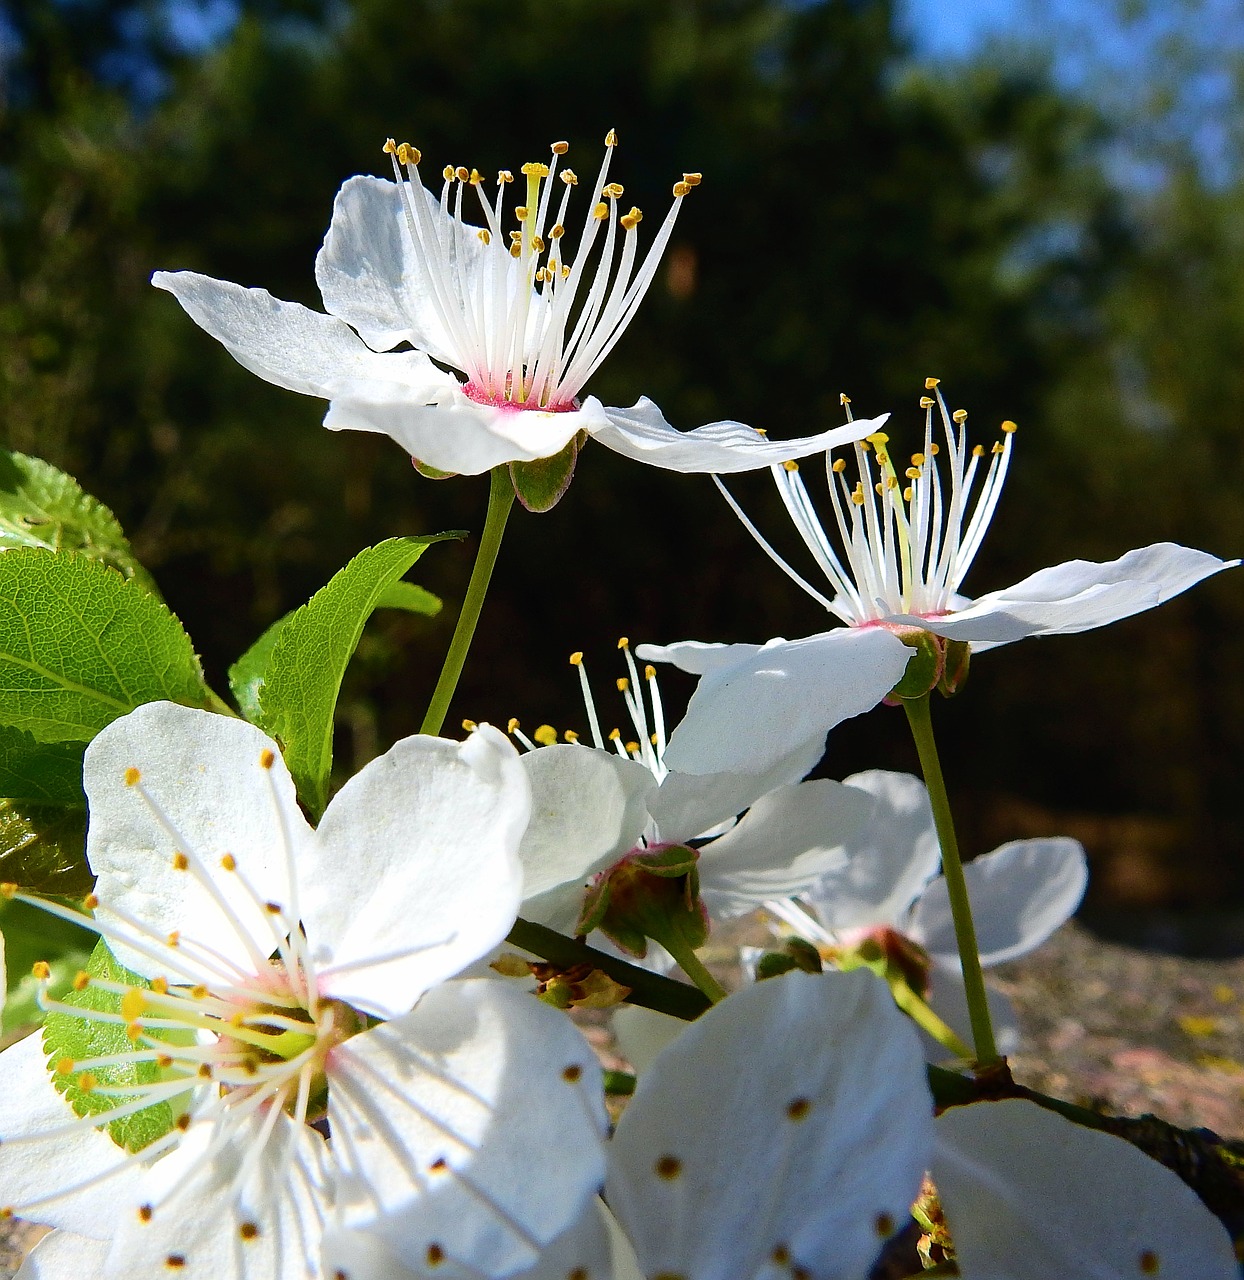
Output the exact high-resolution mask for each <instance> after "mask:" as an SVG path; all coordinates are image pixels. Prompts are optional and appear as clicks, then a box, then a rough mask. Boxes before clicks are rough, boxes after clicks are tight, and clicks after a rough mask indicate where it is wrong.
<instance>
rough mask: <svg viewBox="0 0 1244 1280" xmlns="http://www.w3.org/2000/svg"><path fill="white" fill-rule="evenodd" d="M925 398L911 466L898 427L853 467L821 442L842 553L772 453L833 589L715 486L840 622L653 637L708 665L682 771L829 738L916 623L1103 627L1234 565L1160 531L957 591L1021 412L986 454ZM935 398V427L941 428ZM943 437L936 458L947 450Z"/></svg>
mask: <svg viewBox="0 0 1244 1280" xmlns="http://www.w3.org/2000/svg"><path fill="white" fill-rule="evenodd" d="M927 386H928V389H929V390H932V391H935V394H936V398H934V397H931V396H925V397H923V399H922V401H921V404H922V406H923V407H924V409H925V428H924V440H923V443H922V445H921V448H920V450H919V451H918V452H917V453H915V454H913V455H912V456H911V460H910V463H909V464H908V465H907V466H905V467H904V466H900V464H898V463H896V462H895V460H894V458H893V455H892V454H891V452H890V448H889V437H888V436H886V435H885V434H884V433H881V432H873V433H872V434H871V435H869V436H868V438H867V439H866V440H864V441H862V442H860V443H857V444H856V445H855V446H854V447H855V455H856V457H855V460H856V464H857V467H858V473H859V474H858V479H856V480H854V481H852V480H849V479H848V478H847V475H846V462H845V460H843V459H841V458H840V459H837V460H832V459H831V457H830V455H829V454H826V475H827V478H828V483H829V491H830V500H831V505H832V506H833V510H834V526H835V528H836V529H837V532H838V539H839V544H840V547H841V552H839V551H838V550H836V549H835V545H834V541H833V539H832V538H831V537H830V535H829V534H828V533H827V532H826V531H825V528H824V526H823V525H822V523H821V521H820V519H819V517H818V516H817V514H816V511H815V508H814V506H813V503H812V499H811V497H810V495H809V494H808V491H807V489H806V487H805V485H804V482H803V478H802V476H801V474H800V472H799V469H798V467H797V466H796V465H795V464H794V463H793V462H791V463H787V464H786V465H785V466H775V467H774V468H773V469H772V471H773V476H774V480H775V481H776V483H777V487H778V492H779V493H780V494H781V496H782V500H783V502H784V503H785V505H786V509H787V511H788V512H789V513H790V515H791V518H792V520H793V521H794V523H795V527H796V529H797V530H798V531H799V534H800V536H801V537H802V538H803V541H804V543H805V544H806V545H807V547H808V549H809V551H810V552H811V553H812V556H813V558H814V559H815V561H816V563H817V566H818V567H819V568H820V570H821V571H822V573H824V575H825V577H826V579H827V581H828V584H829V588H830V594H829V595H825V594H824V593H822V592H821V591H819V590H817V589H816V588H815V587H814V586H812V585H811V584H810V583H808V582H807V581H806V580H805V579H804V578H802V577H801V576H800V575H799V574H798V573H796V572H795V571H794V570H793V569H792V568H790V566H789V565H788V564H787V563H786V562H785V561H784V560H783V559H782V558H781V557H780V556H779V555H778V553H777V552H776V551H774V550H773V548H772V547H771V546H770V545H769V544H768V542H766V541H765V539H764V538H763V537H762V536H761V534H760V533H759V531H758V530H757V529H756V528H755V526H754V525H753V524H752V523H751V521H750V520H748V519H747V517H746V516H745V515H744V514H743V512H742V510H741V508H740V507H739V506H738V504H737V503H736V502H735V501H734V500H733V498H731V497H730V495H729V494H728V493H726V491H725V489H724V486H721V485H720V482H718V484H719V487H721V488H722V492H723V493H725V495H726V498H727V501H729V502H730V505H731V506H732V507H733V509H734V510H735V512H736V513H737V514H738V515H739V517H740V519H742V520H743V522H744V524H745V525H746V526H747V528H748V529H749V530H750V532H751V533H752V534H753V536H754V537H755V538H756V540H757V541H758V542H759V543H760V545H761V546H762V547H763V548H764V549H765V551H766V552H767V553H768V555H769V556H770V557H771V558H772V559H773V560H774V561H775V562H776V563H777V564H778V565H779V566H780V567H781V568H782V569H783V570H784V571H785V572H786V573H787V574H789V575H790V576H791V577H792V578H793V579H794V580H795V581H796V582H797V583H798V584H799V585H800V586H801V587H802V588H803V589H804V590H805V591H807V592H808V593H809V594H810V595H811V596H812V597H813V599H815V600H816V601H817V602H818V603H819V604H821V605H822V606H823V607H824V608H825V609H826V610H828V611H829V612H830V613H833V614H834V615H835V616H836V617H838V618H839V619H840V620H841V621H842V622H843V623H845V624H846V625H845V627H842V628H838V629H835V630H832V631H826V632H822V633H821V634H819V635H814V636H808V637H807V638H805V639H802V640H794V641H787V640H784V639H781V638H779V639H776V640H771V641H769V643H768V644H765V645H705V644H700V643H697V642H694V641H688V642H683V643H680V644H673V645H668V646H657V645H645V646H643V647H642V648H641V649H640V655H641V656H642V657H644V658H647V659H650V660H652V661H658V662H661V661H663V662H672V663H674V664H675V665H676V666H679V667H681V668H682V669H683V670H685V671H690V672H693V673H695V674H697V675H700V676H702V677H703V679H701V681H700V684H699V687H698V688H697V689H696V692H695V695H694V696H693V698H692V700H691V703H690V705H689V706H688V708H687V715H686V718H685V719H684V720H683V723H682V724H681V726H680V727H679V729H678V731H677V732H676V733H675V734H674V735H673V737H672V738H671V740H670V744H669V751H668V753H667V759H668V761H669V763H670V765H671V766H672V767H673V768H677V769H680V770H683V771H685V772H687V773H714V772H717V771H719V770H723V769H747V768H752V769H764V768H766V767H767V766H768V764H769V762H770V761H772V760H773V759H774V758H776V757H778V756H782V755H786V754H788V753H789V752H790V751H792V750H794V749H797V748H798V747H799V746H800V745H806V744H808V743H810V742H811V743H816V744H823V743H824V740H825V734H826V733H827V732H828V731H829V730H830V729H832V728H833V727H834V725H836V724H838V723H839V722H840V721H842V720H845V719H847V718H849V717H850V716H854V715H859V714H860V713H861V712H863V711H867V710H868V709H869V708H871V707H873V706H875V705H876V704H877V703H878V702H880V701H881V699H882V698H884V697H885V695H886V694H887V693H888V692H889V691H890V690H891V689H892V688H893V687H894V685H895V684H897V682H898V680H899V678H900V677H901V676H902V674H903V672H904V670H905V669H906V666H907V661H908V659H909V658H910V657H911V649H909V648H908V647H907V646H906V645H904V644H903V643H902V641H901V640H900V639H899V634H900V633H902V632H903V631H904V630H906V629H910V628H918V629H921V630H924V631H928V632H932V633H933V634H934V635H937V636H942V637H944V638H946V639H947V640H958V641H963V642H966V643H968V644H970V646H971V648H972V649H973V650H984V649H992V648H995V647H997V646H998V645H1003V644H1010V643H1011V642H1012V641H1015V640H1022V639H1025V638H1027V637H1029V636H1044V635H1065V634H1069V633H1073V632H1078V631H1086V630H1089V629H1091V628H1094V627H1102V626H1106V625H1107V624H1108V623H1111V622H1117V621H1119V620H1120V619H1121V618H1127V617H1130V616H1131V615H1132V614H1135V613H1140V612H1142V611H1144V610H1146V609H1152V608H1154V607H1155V606H1157V605H1159V604H1162V603H1163V602H1164V601H1166V600H1169V599H1170V598H1171V597H1172V596H1176V595H1178V594H1179V593H1180V592H1181V591H1186V590H1187V589H1188V588H1189V587H1191V586H1193V585H1194V584H1195V583H1197V582H1200V581H1201V580H1202V579H1203V578H1207V577H1209V576H1210V575H1211V574H1214V573H1218V572H1220V571H1221V570H1223V569H1227V568H1231V567H1233V566H1235V565H1238V564H1239V563H1240V562H1239V561H1238V560H1229V561H1224V560H1219V559H1218V558H1217V557H1216V556H1212V555H1209V554H1207V553H1206V552H1204V551H1194V550H1192V549H1190V548H1188V547H1181V546H1177V545H1176V544H1174V543H1169V542H1163V543H1157V544H1155V545H1153V546H1149V547H1143V548H1141V549H1139V550H1135V551H1129V552H1128V553H1127V554H1126V555H1124V556H1121V557H1120V558H1119V559H1118V560H1111V561H1108V562H1106V563H1104V564H1098V563H1094V562H1091V561H1086V560H1070V561H1067V562H1066V563H1065V564H1060V565H1056V566H1054V567H1052V568H1049V569H1041V570H1039V571H1038V572H1037V573H1034V574H1032V575H1030V576H1029V577H1027V578H1025V579H1023V581H1021V582H1018V583H1016V584H1015V585H1014V586H1012V587H1007V588H1005V589H1004V590H1002V591H994V592H990V593H989V594H987V595H983V596H980V597H979V598H978V599H976V600H975V601H972V600H968V599H966V598H964V597H963V596H961V595H960V594H959V588H960V586H961V584H962V582H963V579H964V576H965V575H966V574H967V571H968V569H969V568H970V567H971V564H972V561H973V559H974V558H975V556H976V553H977V551H978V550H979V548H980V545H981V542H982V540H983V538H984V536H985V531H986V529H987V528H988V525H989V521H990V519H991V518H992V516H993V513H994V509H995V507H996V506H997V502H998V498H999V495H1000V493H1001V491H1002V484H1003V481H1004V479H1005V477H1006V471H1007V466H1008V463H1009V461H1010V456H1011V447H1012V438H1013V435H1014V430H1015V424H1014V423H1011V422H1005V423H1003V425H1002V439H1001V440H1000V441H999V442H998V443H996V444H995V445H994V446H993V448H992V451H991V453H990V455H989V456H990V461H989V463H988V464H987V465H986V464H985V463H984V462H983V459H984V456H985V451H984V449H983V448H982V446H980V445H976V446H972V447H969V444H968V439H967V428H966V426H965V420H966V416H967V415H966V414H965V413H963V411H962V410H957V411H956V412H955V413H954V414H951V413H950V412H949V411H948V410H947V408H946V403H945V401H944V400H943V399H942V394H941V392H940V391H937V390H936V387H937V382H936V379H932V378H930V379H928V382H927ZM935 409H936V410H937V413H938V418H939V420H940V421H939V425H940V427H941V429H942V430H941V435H942V439H941V440H938V439H936V438H935V430H934V410H935ZM943 450H944V452H945V459H944V468H945V471H944V472H943V462H941V461H939V455H940V454H941V453H942V452H943Z"/></svg>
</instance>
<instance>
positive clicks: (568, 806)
mask: <svg viewBox="0 0 1244 1280" xmlns="http://www.w3.org/2000/svg"><path fill="white" fill-rule="evenodd" d="M520 759H521V763H522V766H523V768H524V770H525V771H526V773H527V777H528V779H529V780H530V782H531V822H530V824H529V825H528V827H527V830H526V832H525V833H524V835H523V841H522V844H521V845H520V846H519V850H518V856H519V858H520V859H522V863H523V905H522V908H521V910H520V913H519V914H520V915H522V916H523V918H524V919H526V920H534V921H535V922H536V923H537V924H547V925H549V926H551V927H553V928H561V927H563V926H564V927H565V928H566V929H567V930H569V929H570V928H572V927H573V926H574V922H575V920H576V919H577V918H578V912H579V907H580V906H581V902H582V896H583V893H582V891H583V886H584V883H585V881H586V880H587V879H588V878H589V877H590V876H591V875H592V874H593V873H594V872H596V871H601V870H603V869H604V868H605V867H607V866H608V865H609V864H610V863H612V862H614V861H616V860H617V859H618V858H619V857H620V856H621V855H622V854H624V853H625V852H626V851H627V850H628V849H630V848H632V847H633V846H634V845H635V843H636V842H637V841H638V840H639V837H640V836H641V835H642V834H643V830H644V827H645V825H646V823H647V819H648V813H647V807H646V803H645V802H646V800H647V798H648V796H649V794H650V793H651V792H652V791H653V790H654V789H655V787H656V782H655V781H654V779H653V777H652V774H650V773H649V772H648V770H647V769H645V768H644V766H643V765H641V764H639V763H637V762H636V761H634V760H624V759H622V757H621V756H618V755H615V754H614V753H613V752H612V751H597V750H595V749H594V748H592V747H580V746H571V745H569V744H554V745H553V746H549V747H541V748H540V749H539V750H538V751H529V752H528V753H527V754H526V755H524V756H522V757H520Z"/></svg>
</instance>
